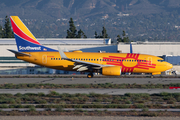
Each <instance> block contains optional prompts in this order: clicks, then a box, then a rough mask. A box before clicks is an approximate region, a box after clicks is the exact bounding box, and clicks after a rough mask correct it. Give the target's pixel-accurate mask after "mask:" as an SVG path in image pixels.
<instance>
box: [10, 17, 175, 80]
mask: <svg viewBox="0 0 180 120" xmlns="http://www.w3.org/2000/svg"><path fill="white" fill-rule="evenodd" d="M10 20H11V25H12V28H13V32H14V36H15V40H16V44H17V49H18V51H16V50H11V49H8V50H9V51H11V52H12V53H14V54H15V57H16V58H18V59H20V60H24V61H26V62H29V63H34V64H36V65H40V66H45V67H48V68H52V69H57V70H65V71H80V72H89V74H88V75H87V77H88V78H92V77H93V73H101V74H102V75H107V76H120V75H121V73H127V72H128V73H151V74H152V75H157V74H161V72H164V71H166V70H168V69H171V68H172V67H173V66H172V64H170V63H168V62H165V61H164V60H163V59H162V58H160V57H157V56H153V55H147V54H136V53H98V52H97V53H95V52H82V51H80V50H76V51H72V52H63V51H62V50H61V48H60V47H58V50H55V49H52V48H48V47H45V46H43V45H41V44H40V43H39V42H38V40H37V39H36V38H35V37H34V35H33V34H32V33H31V32H30V30H29V29H28V28H27V27H26V26H25V24H24V23H23V22H22V21H21V20H20V18H19V17H18V16H10ZM131 52H132V51H131Z"/></svg>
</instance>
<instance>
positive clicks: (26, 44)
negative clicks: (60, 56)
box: [10, 16, 57, 52]
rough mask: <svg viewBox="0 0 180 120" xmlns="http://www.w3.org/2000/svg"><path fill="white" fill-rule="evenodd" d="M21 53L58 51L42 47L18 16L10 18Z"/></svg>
mask: <svg viewBox="0 0 180 120" xmlns="http://www.w3.org/2000/svg"><path fill="white" fill-rule="evenodd" d="M10 20H11V24H12V28H13V32H14V36H15V39H16V44H17V48H18V51H19V52H39V51H57V50H54V49H51V48H48V47H45V46H42V45H41V44H40V43H39V42H38V40H37V39H36V38H35V37H34V35H33V34H32V33H31V32H30V30H29V29H28V28H27V27H26V26H25V25H24V23H23V22H22V21H21V20H20V19H19V17H18V16H11V17H10Z"/></svg>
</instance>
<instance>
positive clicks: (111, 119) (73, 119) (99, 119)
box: [0, 116, 180, 120]
mask: <svg viewBox="0 0 180 120" xmlns="http://www.w3.org/2000/svg"><path fill="white" fill-rule="evenodd" d="M179 119H180V117H127V116H125V117H121V116H0V120H179Z"/></svg>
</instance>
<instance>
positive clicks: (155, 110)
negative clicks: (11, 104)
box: [1, 108, 180, 112]
mask: <svg viewBox="0 0 180 120" xmlns="http://www.w3.org/2000/svg"><path fill="white" fill-rule="evenodd" d="M29 109H30V108H3V109H1V110H2V111H6V112H7V111H8V112H10V111H13V110H17V111H28V110H29ZM35 109H36V111H46V110H47V108H35ZM49 109H50V110H51V111H56V109H55V108H49ZM63 110H66V111H74V110H83V111H97V110H98V111H111V112H115V111H116V112H124V111H125V112H126V111H127V112H128V111H143V109H133V108H125V109H122V108H80V109H77V108H63ZM148 111H152V112H157V111H168V112H180V109H148Z"/></svg>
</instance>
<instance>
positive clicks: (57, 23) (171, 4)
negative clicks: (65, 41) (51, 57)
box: [0, 0, 180, 41]
mask: <svg viewBox="0 0 180 120" xmlns="http://www.w3.org/2000/svg"><path fill="white" fill-rule="evenodd" d="M6 15H8V16H11V15H17V16H19V17H20V18H21V19H22V20H23V22H25V24H26V25H27V27H28V28H29V29H30V30H31V31H32V33H34V35H35V36H36V37H46V38H47V37H62V38H64V37H66V31H67V29H68V28H69V23H68V20H69V19H70V18H71V17H72V18H73V19H74V23H75V25H76V28H77V29H82V30H83V31H84V33H85V34H86V36H87V37H91V38H92V37H94V33H95V31H97V33H98V34H101V30H102V26H105V27H106V29H107V33H108V35H109V37H111V38H112V39H114V40H116V37H117V35H118V34H120V35H121V34H122V31H123V30H124V31H126V33H127V35H128V37H129V38H130V40H133V41H139V40H145V39H147V40H160V41H161V40H165V41H169V40H171V41H172V40H173V41H180V32H179V30H180V0H0V24H1V25H3V22H4V21H3V20H4V18H5V16H6Z"/></svg>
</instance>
